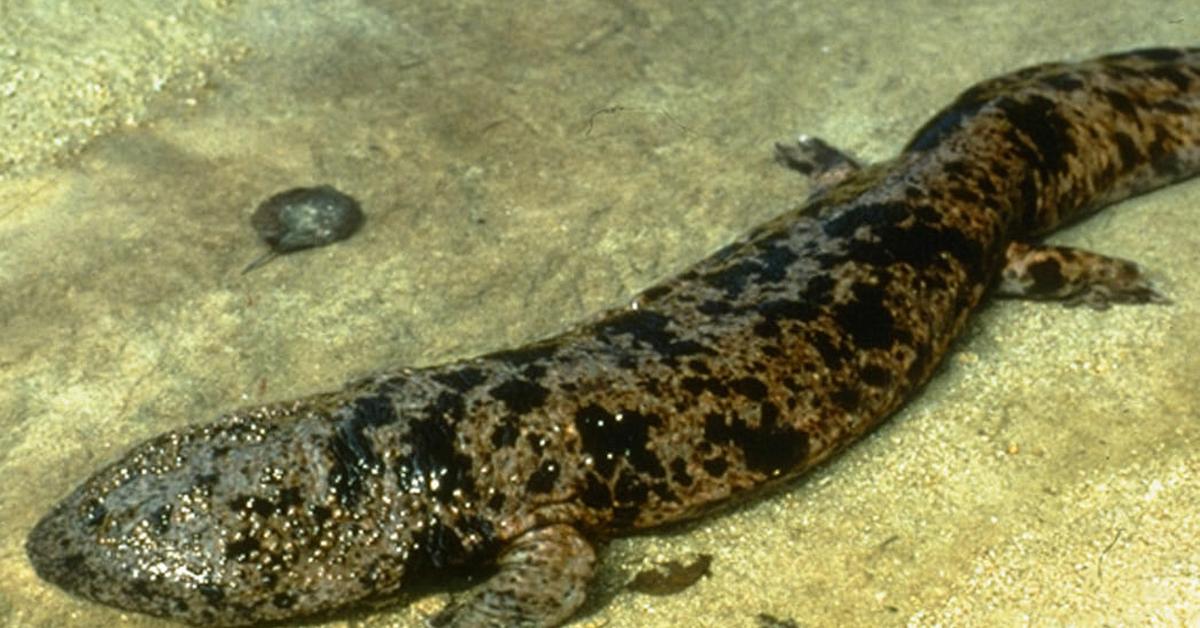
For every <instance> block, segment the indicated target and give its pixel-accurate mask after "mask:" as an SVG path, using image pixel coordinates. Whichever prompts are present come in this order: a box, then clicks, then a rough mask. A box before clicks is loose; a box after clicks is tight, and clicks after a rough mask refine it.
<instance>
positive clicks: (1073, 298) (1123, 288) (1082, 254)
mask: <svg viewBox="0 0 1200 628" xmlns="http://www.w3.org/2000/svg"><path fill="white" fill-rule="evenodd" d="M1005 256H1006V259H1005V265H1004V270H1003V271H1002V272H1001V275H1000V284H999V286H997V289H996V292H997V294H999V295H1001V296H1009V297H1022V298H1027V299H1047V300H1050V299H1054V300H1060V301H1063V302H1064V303H1065V304H1066V305H1069V306H1075V305H1081V304H1082V305H1087V306H1089V307H1091V308H1094V309H1097V310H1103V309H1107V308H1108V307H1109V306H1110V305H1112V304H1113V303H1170V299H1168V298H1167V297H1165V296H1163V295H1162V293H1160V292H1159V291H1158V290H1156V289H1155V288H1154V286H1153V285H1152V284H1151V283H1150V281H1149V280H1148V279H1146V277H1145V276H1144V275H1143V274H1142V270H1141V268H1139V267H1138V265H1137V264H1135V263H1133V262H1131V261H1129V260H1126V259H1121V258H1119V257H1108V256H1105V255H1100V254H1098V253H1092V252H1091V251H1085V250H1082V249H1076V248H1072V247H1069V246H1051V245H1046V244H1026V243H1023V242H1013V243H1011V244H1009V246H1008V250H1007V251H1006V252H1005Z"/></svg>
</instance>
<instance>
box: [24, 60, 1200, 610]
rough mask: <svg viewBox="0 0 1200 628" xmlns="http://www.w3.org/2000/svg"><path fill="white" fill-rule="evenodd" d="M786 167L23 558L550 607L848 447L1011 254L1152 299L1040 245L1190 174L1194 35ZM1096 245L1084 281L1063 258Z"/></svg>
mask: <svg viewBox="0 0 1200 628" xmlns="http://www.w3.org/2000/svg"><path fill="white" fill-rule="evenodd" d="M780 158H781V160H783V161H784V162H786V163H787V164H789V165H791V166H793V167H795V168H797V169H800V170H803V171H806V172H808V173H810V174H812V175H814V178H815V181H816V183H817V189H816V191H815V192H814V193H813V195H812V197H811V199H810V200H809V202H808V203H807V204H805V205H804V206H803V207H801V208H799V209H797V210H795V211H792V212H789V213H787V214H785V215H782V216H779V217H778V218H776V219H774V220H772V221H770V222H769V223H767V224H765V225H763V226H761V227H759V228H758V229H756V230H754V231H753V232H752V233H750V234H749V235H748V236H746V237H745V238H743V239H742V240H740V241H738V242H736V243H734V244H731V245H729V246H727V247H725V248H724V249H722V250H721V251H719V252H717V253H716V254H715V255H713V256H711V257H709V258H708V259H705V260H703V261H701V262H700V263H698V264H696V265H695V266H694V267H692V268H691V269H690V270H688V271H687V272H685V273H683V274H682V275H679V276H677V277H674V278H672V279H670V280H668V281H666V282H664V283H662V284H660V285H658V286H655V287H653V288H650V289H649V290H646V291H645V292H643V293H642V294H641V295H640V296H638V297H637V298H636V299H635V300H634V301H633V303H632V304H631V305H630V306H629V307H627V308H622V309H619V310H614V311H611V312H608V313H607V314H605V315H603V316H601V317H599V318H598V319H597V320H596V321H595V322H592V323H590V324H587V325H583V326H581V327H579V328H577V329H575V330H573V331H570V332H567V333H565V334H563V335H561V336H557V337H555V338H551V339H549V340H545V341H542V342H538V343H535V344H532V345H529V346H526V347H523V348H520V349H517V350H515V351H504V352H500V353H493V354H490V355H486V356H483V357H480V358H476V359H471V360H464V361H459V362H454V363H451V364H446V365H443V366H436V367H431V368H424V369H404V370H400V371H394V372H390V373H385V374H382V375H379V376H376V377H371V378H367V379H364V380H362V381H358V382H355V383H353V384H351V385H349V386H348V387H347V388H346V389H344V390H342V391H340V392H336V393H330V394H324V395H318V396H314V397H310V398H306V399H301V400H298V401H291V402H287V403H279V404H274V405H269V406H265V407H259V408H252V409H246V410H241V411H237V412H234V413H232V414H230V415H228V416H226V417H224V418H221V419H220V420H218V421H217V422H215V423H211V424H208V425H201V426H198V427H193V428H189V429H184V430H181V431H178V432H172V433H169V434H166V435H163V436H160V437H158V438H156V439H153V440H151V441H149V442H146V443H143V444H141V445H139V446H137V447H136V448H134V449H133V451H131V452H130V453H129V454H128V455H126V456H125V457H124V458H122V459H121V460H119V461H117V462H116V463H114V464H112V465H110V466H109V467H107V468H105V469H103V470H102V471H100V472H99V473H98V474H96V475H95V476H93V477H92V478H91V479H90V480H88V481H87V482H85V483H84V484H83V485H82V486H80V487H79V488H78V489H77V490H76V491H75V492H74V493H72V494H71V495H70V496H68V497H67V498H66V499H65V500H64V501H63V502H62V503H61V504H59V505H58V506H57V507H56V508H55V509H54V510H53V511H52V512H51V513H50V514H49V515H47V516H46V517H45V518H44V519H43V520H42V521H41V522H40V523H39V524H38V525H37V527H36V528H35V529H34V530H33V532H32V533H31V534H30V537H29V541H28V552H29V556H30V560H31V561H32V562H33V565H34V567H35V569H37V571H38V573H39V574H40V575H41V576H42V577H43V578H45V579H47V580H49V581H51V582H54V583H56V584H58V585H59V586H61V587H63V588H65V589H67V590H68V591H71V592H73V593H75V594H77V595H81V596H83V597H86V598H89V599H93V600H96V601H99V602H103V603H106V604H112V605H115V606H119V607H122V608H126V609H131V610H136V611H139V612H144V613H150V614H154V615H159V616H163V617H170V618H174V619H178V620H182V621H187V622H193V623H200V624H209V625H213V624H227V625H233V624H245V623H252V622H255V621H260V620H270V619H286V618H293V617H297V616H303V615H308V614H312V613H318V612H326V611H329V610H331V609H338V608H341V607H344V606H348V605H351V604H354V603H356V602H361V601H363V600H365V599H367V598H378V597H387V596H389V595H392V594H394V593H396V592H398V591H399V590H401V589H402V588H403V587H405V586H407V585H411V584H413V583H418V582H430V581H436V578H437V573H436V572H439V571H442V570H450V569H453V568H456V567H459V566H471V565H487V564H494V565H498V566H499V569H498V571H497V572H496V574H495V575H494V576H492V577H491V578H490V579H488V580H486V581H484V582H483V583H482V584H481V585H479V586H476V587H475V588H474V589H473V590H471V591H469V592H467V593H466V594H465V595H464V596H461V597H460V598H459V599H458V600H457V601H456V602H455V603H454V604H451V606H450V607H449V608H447V609H446V610H445V611H443V612H442V613H441V614H440V615H439V616H438V617H436V618H434V619H433V620H432V623H434V624H435V625H446V626H475V625H496V626H501V625H555V624H558V623H561V622H563V621H565V620H566V619H568V618H569V617H570V616H571V615H572V614H573V613H574V612H575V610H576V609H577V608H578V606H579V605H580V604H581V603H582V601H583V599H584V595H585V590H586V586H587V583H588V580H589V578H590V576H591V573H592V569H593V564H594V561H595V557H594V553H593V549H592V545H591V542H592V541H594V540H599V539H602V538H604V537H607V536H611V535H614V534H620V533H623V532H628V531H631V530H636V529H642V528H647V527H651V526H656V525H659V524H663V523H667V522H671V521H678V520H680V519H684V518H687V517H693V516H696V515H699V514H701V513H704V512H706V511H709V510H712V509H713V508H714V507H717V506H719V505H721V504H723V503H726V502H728V501H729V500H730V499H731V498H734V497H738V496H743V495H746V494H747V493H748V491H750V489H755V488H759V487H762V486H764V485H766V484H770V483H773V482H777V481H782V480H785V479H787V478H791V477H794V476H796V475H798V474H800V473H802V472H804V471H805V470H807V469H809V468H811V467H812V466H813V465H815V464H817V463H819V462H821V461H822V460H825V459H826V458H828V457H829V456H831V455H832V454H834V453H836V452H837V451H838V450H840V449H842V448H843V447H845V446H846V445H848V444H850V443H852V442H853V441H855V440H856V439H857V438H858V437H860V436H861V435H863V434H864V433H866V432H867V431H868V430H870V429H871V428H872V427H874V426H876V425H877V424H879V423H880V422H881V421H882V420H883V419H884V418H886V417H887V416H888V415H889V414H891V413H892V412H893V411H894V410H895V409H896V408H898V407H899V406H900V405H901V404H902V403H903V402H904V401H905V400H906V399H908V398H909V397H910V396H911V395H912V393H913V392H914V391H915V390H916V389H917V388H918V387H919V386H921V385H922V384H923V383H924V382H925V381H926V380H927V379H928V378H929V377H930V375H931V374H932V373H933V371H934V369H935V368H936V366H937V365H938V363H939V362H940V361H941V359H942V358H943V357H944V356H945V355H946V353H947V349H948V347H949V346H950V344H951V342H952V341H953V340H954V339H955V338H956V337H957V336H958V335H959V333H960V332H961V331H962V329H963V326H964V324H965V323H966V321H967V318H968V316H969V315H970V314H971V313H972V312H973V311H974V310H975V308H976V306H977V305H978V304H979V302H980V300H981V298H982V297H983V296H984V294H985V293H986V292H987V291H988V290H989V288H991V287H993V286H995V285H996V284H997V282H998V280H999V277H1000V275H1001V273H1002V271H1003V270H1004V269H1005V268H1007V269H1008V274H1007V275H1006V276H1005V282H1004V284H1003V285H1004V289H1005V290H1006V291H1007V292H1016V293H1023V294H1028V295H1033V296H1060V297H1062V296H1070V295H1072V294H1073V295H1076V296H1079V295H1088V296H1085V297H1080V298H1081V300H1083V301H1086V302H1090V303H1093V304H1094V305H1098V306H1103V305H1104V304H1107V303H1108V302H1111V301H1146V300H1153V299H1155V298H1156V297H1157V295H1156V293H1154V291H1153V290H1152V289H1151V288H1150V287H1149V285H1148V284H1147V283H1146V282H1145V281H1144V280H1143V279H1142V278H1141V275H1140V273H1139V272H1138V271H1137V268H1136V266H1133V265H1132V264H1131V263H1129V262H1124V261H1121V260H1113V259H1111V258H1106V257H1103V256H1099V255H1096V254H1090V253H1089V254H1086V256H1083V257H1081V256H1079V255H1073V253H1072V252H1071V251H1067V250H1064V249H1055V248H1053V247H1040V246H1030V245H1028V244H1025V243H1023V242H1022V241H1023V240H1027V239H1029V238H1032V237H1036V236H1038V235H1041V234H1044V233H1046V232H1048V231H1050V230H1051V229H1053V228H1055V227H1057V226H1058V225H1060V224H1062V223H1064V222H1068V221H1070V220H1073V219H1075V218H1077V217H1079V216H1081V215H1083V214H1086V213H1087V212H1090V211H1092V210H1095V209H1097V208H1099V207H1101V206H1103V205H1106V204H1108V203H1111V202H1113V201H1116V200H1119V199H1122V198H1125V197H1128V196H1130V195H1132V194H1136V193H1139V192H1142V191H1145V190H1148V189H1151V188H1154V187H1157V186H1160V185H1164V184H1166V183H1169V182H1172V181H1175V180H1178V179H1181V178H1184V177H1188V176H1191V175H1193V174H1195V173H1196V172H1197V170H1198V169H1200V49H1189V50H1167V49H1156V50H1142V51H1135V52H1131V53H1126V54H1121V55H1113V56H1108V57H1102V58H1100V59H1097V60H1093V61H1089V62H1085V63H1080V64H1071V65H1067V64H1050V65H1041V66H1036V67H1033V68H1029V69H1026V70H1022V71H1019V72H1016V73H1014V74H1010V75H1007V76H1003V77H1000V78H997V79H994V80H990V81H987V82H984V83H981V84H979V85H977V86H975V87H973V88H971V89H969V90H968V91H966V92H965V93H964V94H963V95H962V96H961V97H960V98H959V99H958V100H957V101H955V102H954V103H953V104H951V105H950V106H949V107H947V108H946V109H945V110H943V111H942V112H941V113H939V114H938V115H937V116H936V117H934V118H933V120H931V121H930V122H929V123H927V124H926V125H925V126H924V127H923V128H922V129H921V130H920V131H919V132H918V133H917V134H916V136H915V137H914V139H913V140H912V141H911V142H910V143H909V144H908V146H907V147H906V148H905V150H904V151H903V152H902V153H901V154H900V155H899V156H898V157H896V158H895V159H893V160H891V161H888V162H886V163H882V164H877V165H874V166H868V167H864V168H860V167H859V166H858V165H857V164H856V163H855V162H854V161H853V160H851V159H850V158H849V157H847V156H845V155H844V154H842V153H840V152H838V151H836V150H834V149H832V148H830V147H829V146H827V145H825V144H824V143H822V142H820V141H819V140H810V139H804V140H801V142H800V143H799V144H798V145H796V146H791V147H781V148H780ZM1074 253H1082V252H1074ZM1031 256H1033V257H1031ZM1087 256H1090V257H1087ZM1068 258H1070V260H1068ZM1084 258H1086V259H1085V261H1084V262H1083V263H1084V266H1086V267H1088V268H1091V269H1092V271H1088V272H1081V273H1072V272H1068V270H1067V269H1068V265H1063V264H1060V261H1063V260H1067V261H1070V262H1071V263H1078V261H1079V260H1080V259H1084ZM1093 271H1094V272H1093ZM1130 273H1132V275H1130ZM1068 284H1070V285H1068Z"/></svg>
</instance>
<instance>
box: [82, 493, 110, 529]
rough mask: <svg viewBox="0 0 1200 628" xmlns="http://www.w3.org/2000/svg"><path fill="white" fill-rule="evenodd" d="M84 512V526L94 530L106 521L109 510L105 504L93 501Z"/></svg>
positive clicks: (96, 500)
mask: <svg viewBox="0 0 1200 628" xmlns="http://www.w3.org/2000/svg"><path fill="white" fill-rule="evenodd" d="M83 512H84V515H83V525H85V526H87V527H89V528H94V527H96V526H98V525H100V523H101V522H102V521H104V518H105V517H107V516H108V508H106V507H105V506H104V503H103V502H101V501H100V500H98V499H93V500H91V501H90V502H88V505H87V507H86V508H84V511H83Z"/></svg>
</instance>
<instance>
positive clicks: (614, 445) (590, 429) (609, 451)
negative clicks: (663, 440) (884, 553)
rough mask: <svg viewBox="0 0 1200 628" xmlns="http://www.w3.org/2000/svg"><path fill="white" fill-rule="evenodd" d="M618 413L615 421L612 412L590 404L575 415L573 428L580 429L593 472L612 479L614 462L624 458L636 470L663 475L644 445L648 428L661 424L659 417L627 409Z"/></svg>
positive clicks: (656, 459) (659, 465)
mask: <svg viewBox="0 0 1200 628" xmlns="http://www.w3.org/2000/svg"><path fill="white" fill-rule="evenodd" d="M620 414H621V420H619V421H618V420H617V417H616V415H615V414H613V413H611V412H609V411H607V410H605V409H604V408H601V407H600V406H598V405H596V404H590V405H588V406H586V407H584V408H582V409H580V410H579V412H578V413H576V415H575V429H577V430H579V436H580V439H581V440H582V441H583V450H584V452H585V453H587V454H589V455H591V456H592V459H593V461H594V464H595V469H596V471H597V472H599V473H600V475H601V476H603V477H606V478H611V477H613V473H614V472H615V471H616V469H617V464H618V463H619V462H620V461H621V460H627V461H628V462H629V463H630V464H631V465H633V468H634V469H636V470H638V471H641V472H643V473H648V474H650V475H652V476H654V477H659V478H661V477H663V476H664V475H665V473H666V471H665V470H664V469H663V466H662V463H661V462H659V460H658V457H657V456H655V455H654V454H653V453H651V452H650V451H649V449H647V447H646V445H647V444H648V442H649V439H650V428H651V427H659V426H661V425H662V419H661V418H659V417H657V416H654V415H642V414H639V413H637V412H633V411H630V410H625V411H622V412H621V413H620Z"/></svg>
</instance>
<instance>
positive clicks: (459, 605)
mask: <svg viewBox="0 0 1200 628" xmlns="http://www.w3.org/2000/svg"><path fill="white" fill-rule="evenodd" d="M496 562H497V564H498V565H499V567H500V570H499V571H498V572H497V573H496V574H495V575H493V576H492V577H491V578H489V579H488V580H487V581H486V582H484V583H482V584H480V585H479V586H477V587H475V588H474V589H472V590H470V591H468V592H467V593H466V595H465V596H464V597H463V598H462V599H460V600H456V601H455V602H453V603H451V604H450V605H449V606H448V607H447V608H446V609H445V610H443V611H442V612H441V613H438V615H437V616H436V617H434V618H433V619H431V620H430V622H429V624H430V626H434V627H438V628H442V627H447V628H451V627H452V628H468V627H470V628H476V627H495V628H500V627H502V626H529V627H533V626H537V627H543V626H557V625H559V624H561V623H563V622H564V621H566V620H567V619H568V618H569V617H570V616H571V615H572V614H574V612H575V611H576V609H578V608H579V606H580V605H582V604H583V601H584V599H585V598H586V597H587V585H588V582H590V581H591V579H592V571H593V568H594V567H595V564H596V553H595V551H594V550H593V549H592V545H591V543H589V542H588V541H587V539H585V538H583V535H581V534H580V533H579V531H578V530H576V529H575V528H573V527H571V526H568V525H552V526H548V527H545V528H539V529H536V530H533V531H531V532H527V533H525V534H523V535H521V536H520V537H517V539H516V540H514V541H513V543H512V544H511V545H510V546H509V547H508V548H507V549H505V550H504V552H503V553H502V554H501V555H500V558H499V560H497V561H496Z"/></svg>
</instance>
